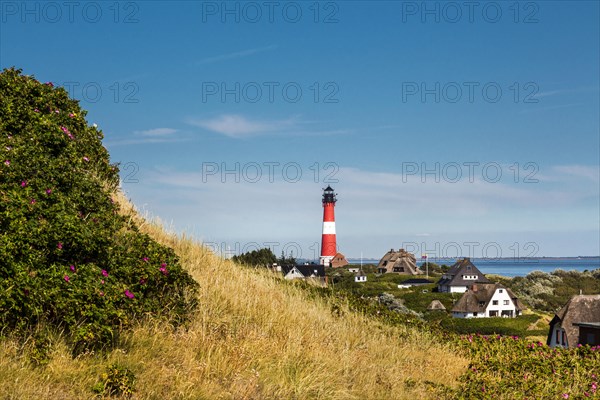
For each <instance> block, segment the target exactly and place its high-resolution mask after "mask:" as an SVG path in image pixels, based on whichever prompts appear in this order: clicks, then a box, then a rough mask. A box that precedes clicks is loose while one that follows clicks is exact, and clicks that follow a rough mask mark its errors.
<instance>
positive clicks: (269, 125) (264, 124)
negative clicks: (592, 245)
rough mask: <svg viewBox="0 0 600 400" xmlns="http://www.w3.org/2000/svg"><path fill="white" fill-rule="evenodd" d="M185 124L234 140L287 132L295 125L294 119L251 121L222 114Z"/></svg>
mask: <svg viewBox="0 0 600 400" xmlns="http://www.w3.org/2000/svg"><path fill="white" fill-rule="evenodd" d="M187 122H188V123H189V124H190V125H192V126H196V127H199V128H204V129H206V130H209V131H211V132H215V133H219V134H221V135H225V136H228V137H231V138H235V139H240V138H247V137H253V136H260V135H265V134H272V133H275V132H282V131H289V130H290V128H292V127H294V126H295V125H296V119H295V118H290V119H286V120H252V119H249V118H246V117H244V116H242V115H237V114H223V115H219V116H217V117H214V118H210V119H188V121H187Z"/></svg>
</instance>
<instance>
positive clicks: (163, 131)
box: [133, 128, 177, 137]
mask: <svg viewBox="0 0 600 400" xmlns="http://www.w3.org/2000/svg"><path fill="white" fill-rule="evenodd" d="M175 132H177V129H173V128H154V129H147V130H144V131H135V132H133V134H134V135H136V136H149V137H158V136H170V135H173V134H174V133H175Z"/></svg>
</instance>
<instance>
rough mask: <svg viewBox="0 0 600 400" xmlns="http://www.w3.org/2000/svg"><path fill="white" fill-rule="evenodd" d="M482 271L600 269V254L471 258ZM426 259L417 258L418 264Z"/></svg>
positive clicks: (446, 261) (447, 262)
mask: <svg viewBox="0 0 600 400" xmlns="http://www.w3.org/2000/svg"><path fill="white" fill-rule="evenodd" d="M456 260H457V258H430V259H429V260H428V261H429V262H432V263H436V264H439V265H442V264H445V265H452V264H454V263H455V262H456ZM348 261H349V262H350V263H351V264H360V263H361V260H360V259H356V258H350V259H348ZM471 261H472V262H473V264H475V265H476V266H477V267H478V268H479V269H480V270H481V272H483V273H484V274H494V275H501V276H506V277H510V278H512V277H515V276H526V275H527V274H529V273H530V272H532V271H542V272H546V273H551V272H553V271H555V270H557V269H561V270H565V271H580V272H583V271H585V270H589V271H592V270H595V269H600V256H576V257H521V258H514V257H504V258H471ZM378 262H379V260H378V259H373V258H370V259H365V258H363V259H362V264H363V265H364V264H377V263H378ZM424 262H425V260H422V259H417V263H418V265H421V264H423V263H424Z"/></svg>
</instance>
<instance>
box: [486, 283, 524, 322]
mask: <svg viewBox="0 0 600 400" xmlns="http://www.w3.org/2000/svg"><path fill="white" fill-rule="evenodd" d="M501 291H502V292H501ZM494 301H498V304H497V305H494ZM505 301H508V304H504V302H505ZM490 311H496V312H497V316H498V317H501V316H502V311H512V316H513V317H516V316H517V310H516V307H515V305H514V304H513V301H512V299H511V298H510V296H509V294H508V292H507V290H506V289H496V291H495V292H494V295H493V296H492V298H491V300H490V302H489V303H488V306H487V308H486V310H485V315H486V316H490Z"/></svg>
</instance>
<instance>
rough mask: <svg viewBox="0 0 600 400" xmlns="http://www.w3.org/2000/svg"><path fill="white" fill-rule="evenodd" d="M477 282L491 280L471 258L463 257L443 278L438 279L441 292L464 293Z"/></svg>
mask: <svg viewBox="0 0 600 400" xmlns="http://www.w3.org/2000/svg"><path fill="white" fill-rule="evenodd" d="M476 283H478V284H479V283H490V281H489V280H488V279H487V278H486V277H485V276H484V275H483V274H482V273H481V271H480V270H479V269H478V268H477V267H476V266H475V265H473V263H472V262H471V260H470V259H468V258H463V259H462V260H459V261H457V262H456V263H455V264H454V265H453V266H452V267H450V269H449V270H448V272H446V273H445V274H444V275H442V278H441V279H440V280H439V281H438V290H439V291H440V292H451V293H462V292H465V291H466V290H467V289H470V288H471V287H472V286H473V285H474V284H476Z"/></svg>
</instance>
